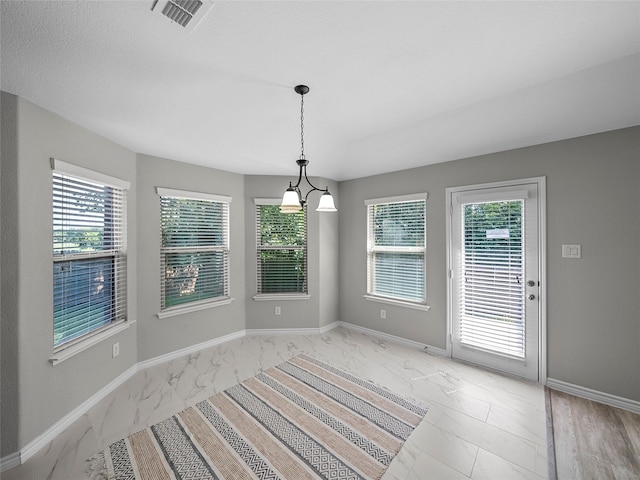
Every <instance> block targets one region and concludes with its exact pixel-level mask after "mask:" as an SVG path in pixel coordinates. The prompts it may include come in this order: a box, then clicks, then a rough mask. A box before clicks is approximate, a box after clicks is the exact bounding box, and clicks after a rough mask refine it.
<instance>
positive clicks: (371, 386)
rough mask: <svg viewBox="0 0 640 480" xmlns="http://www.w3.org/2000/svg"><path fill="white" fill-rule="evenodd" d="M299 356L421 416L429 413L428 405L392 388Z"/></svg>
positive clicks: (304, 356)
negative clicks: (397, 392)
mask: <svg viewBox="0 0 640 480" xmlns="http://www.w3.org/2000/svg"><path fill="white" fill-rule="evenodd" d="M299 357H300V358H302V359H304V360H306V361H307V362H311V363H314V364H316V365H317V366H319V367H321V368H324V369H325V370H328V371H329V372H331V373H334V374H336V375H338V376H340V377H342V378H344V379H346V380H349V381H350V382H353V383H355V384H356V385H360V386H361V387H364V388H366V389H368V390H371V391H372V392H375V393H377V394H378V395H380V396H381V397H384V398H386V399H388V400H391V401H392V402H395V403H397V404H398V405H401V406H403V407H404V408H406V409H407V410H409V411H410V412H413V413H415V414H417V415H420V416H421V417H424V416H425V415H426V414H427V411H428V410H429V408H428V407H426V406H421V405H418V404H417V403H416V402H415V401H411V400H407V399H406V398H403V397H401V396H399V395H396V394H395V393H393V392H391V391H390V390H387V389H386V388H384V387H381V386H379V385H376V384H375V383H372V382H370V381H368V380H363V379H362V378H358V377H356V376H355V375H351V374H350V373H347V372H345V371H344V370H340V369H338V368H335V367H334V366H332V365H329V364H328V363H324V362H322V361H320V360H318V359H317V358H313V357H310V356H309V355H305V354H300V355H299Z"/></svg>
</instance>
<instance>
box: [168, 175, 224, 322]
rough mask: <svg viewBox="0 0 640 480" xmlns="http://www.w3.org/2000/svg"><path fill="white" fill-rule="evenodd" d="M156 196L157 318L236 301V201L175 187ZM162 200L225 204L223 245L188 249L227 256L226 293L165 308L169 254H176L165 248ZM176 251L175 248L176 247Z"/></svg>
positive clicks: (189, 248) (169, 248)
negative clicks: (233, 272) (232, 261)
mask: <svg viewBox="0 0 640 480" xmlns="http://www.w3.org/2000/svg"><path fill="white" fill-rule="evenodd" d="M156 193H157V194H158V197H159V199H160V262H159V266H160V297H161V300H160V311H159V312H158V313H156V316H157V317H158V318H160V319H163V318H168V317H173V316H176V315H182V314H184V313H189V312H195V311H199V310H204V309H207V308H213V307H219V306H222V305H228V304H229V303H231V302H232V301H233V298H231V294H230V291H231V281H230V271H231V266H230V256H231V249H230V244H231V241H230V224H231V200H232V198H231V197H230V196H227V195H218V194H211V193H203V192H193V191H187V190H178V189H174V188H165V187H156ZM162 198H172V199H185V200H198V201H206V202H212V203H221V204H223V218H222V222H221V223H222V229H223V241H222V243H221V244H220V245H207V246H192V247H187V249H188V250H190V251H191V250H192V251H193V252H196V251H197V252H198V253H207V252H222V253H223V262H222V264H223V271H222V278H223V279H224V285H223V294H222V295H221V296H217V297H211V298H205V299H201V300H193V301H188V302H184V303H180V304H177V305H172V306H169V307H166V306H164V305H163V300H162V299H163V298H164V289H165V279H166V274H165V272H166V265H167V264H166V260H165V259H166V254H167V253H176V252H175V251H172V247H164V246H163V233H162V232H163V230H164V228H163V227H164V225H163V212H162ZM173 248H175V247H173Z"/></svg>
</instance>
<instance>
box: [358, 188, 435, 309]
mask: <svg viewBox="0 0 640 480" xmlns="http://www.w3.org/2000/svg"><path fill="white" fill-rule="evenodd" d="M413 197H414V196H412V197H411V198H410V199H406V200H405V199H403V197H399V199H398V200H396V201H394V200H389V199H381V200H379V201H376V200H369V201H367V202H366V203H367V227H368V238H367V257H368V262H367V294H368V295H372V296H377V297H382V298H389V299H395V300H402V301H407V302H412V303H418V304H425V303H426V290H425V254H426V194H424V195H421V197H422V198H417V199H414V198H413Z"/></svg>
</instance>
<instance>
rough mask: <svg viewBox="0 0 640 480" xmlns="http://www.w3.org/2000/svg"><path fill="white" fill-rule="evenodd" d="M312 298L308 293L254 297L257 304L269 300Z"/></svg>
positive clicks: (267, 294)
mask: <svg viewBox="0 0 640 480" xmlns="http://www.w3.org/2000/svg"><path fill="white" fill-rule="evenodd" d="M310 298H311V295H309V294H308V293H265V294H262V293H260V294H258V295H254V296H253V299H254V300H255V301H256V302H262V301H267V300H309V299H310Z"/></svg>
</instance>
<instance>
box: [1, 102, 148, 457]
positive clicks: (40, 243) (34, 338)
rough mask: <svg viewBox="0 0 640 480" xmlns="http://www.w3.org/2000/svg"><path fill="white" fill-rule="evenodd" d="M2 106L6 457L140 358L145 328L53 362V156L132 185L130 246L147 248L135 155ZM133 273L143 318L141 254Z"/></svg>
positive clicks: (33, 112)
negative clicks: (115, 353) (140, 233)
mask: <svg viewBox="0 0 640 480" xmlns="http://www.w3.org/2000/svg"><path fill="white" fill-rule="evenodd" d="M5 106H6V107H8V108H6V109H5V108H4V107H5ZM2 107H3V108H2V117H3V119H2V128H3V131H2V136H3V147H4V146H7V147H8V148H7V149H6V150H5V149H4V148H3V151H2V186H3V188H2V223H3V233H2V272H3V274H2V294H3V295H2V305H3V307H2V325H3V327H2V333H3V335H2V351H3V356H2V391H3V392H4V391H5V390H6V389H10V390H11V391H10V392H9V393H8V395H9V398H5V397H4V393H3V401H5V400H6V401H7V403H5V404H3V405H2V407H3V418H2V452H1V455H2V456H4V455H7V454H9V453H13V452H15V451H16V450H17V449H18V448H20V447H23V446H24V445H25V444H26V443H28V442H29V441H31V440H33V439H34V438H36V437H37V436H38V435H40V434H42V433H43V432H44V431H45V430H46V429H47V428H48V427H50V426H51V425H53V424H54V423H55V422H57V421H58V420H60V419H61V418H62V417H64V416H65V415H66V414H67V413H69V412H70V411H71V410H72V409H73V408H75V407H76V406H77V405H79V404H81V403H82V402H83V401H85V400H87V399H88V398H89V397H91V396H92V395H94V394H95V393H96V392H97V391H98V390H100V389H101V388H103V387H104V386H105V385H107V384H108V383H109V382H111V381H112V380H113V379H115V378H116V377H117V376H118V375H119V374H121V373H123V372H124V371H125V370H127V369H128V368H129V367H131V366H132V365H135V363H136V361H137V354H136V328H135V326H133V327H131V328H129V329H127V330H125V331H122V332H120V333H118V334H117V335H115V336H113V337H111V338H110V339H109V340H106V341H103V342H102V343H99V344H97V345H95V346H93V347H92V348H90V349H88V350H85V351H83V352H81V353H79V354H77V355H75V356H74V357H72V358H69V359H68V360H65V361H64V362H62V363H60V364H58V365H56V366H55V367H54V366H52V364H51V362H50V361H49V358H50V357H51V356H52V354H53V327H52V318H53V313H52V312H53V266H52V258H53V257H52V244H51V241H52V240H51V239H52V220H51V219H52V211H53V207H52V184H51V168H50V164H49V158H50V157H54V158H57V159H59V160H63V161H66V162H69V163H73V164H76V165H79V166H82V167H86V168H90V169H92V170H95V171H97V172H101V173H105V174H107V175H111V176H114V177H118V178H121V179H123V180H128V181H130V182H131V190H130V191H129V202H128V205H129V209H128V224H127V230H128V232H127V233H128V242H129V245H130V246H135V245H136V242H137V238H136V234H137V228H136V223H137V222H136V158H135V155H134V154H133V153H132V152H130V151H128V150H126V149H124V148H123V147H121V146H119V145H116V144H114V143H112V142H109V141H108V140H105V139H104V138H102V137H100V136H98V135H96V134H94V133H91V132H89V131H87V130H85V129H83V128H80V127H78V126H77V125H75V124H73V123H71V122H68V121H66V120H64V119H62V118H61V117H59V116H57V115H54V114H52V113H50V112H48V111H46V110H44V109H42V108H40V107H37V106H35V105H33V104H32V103H29V102H27V101H25V100H23V99H20V98H17V97H14V96H13V95H9V94H6V93H4V92H3V93H2ZM5 166H6V167H7V170H6V171H5ZM5 173H7V177H6V178H5ZM7 184H9V185H10V186H9V187H8V188H5V187H7ZM5 219H6V220H7V221H8V223H7V224H6V225H5ZM7 227H9V229H10V230H9V231H5V229H6V228H7ZM5 267H6V272H7V273H11V272H14V273H15V272H16V271H19V273H18V275H17V276H16V277H15V278H13V279H12V278H10V277H8V276H5ZM128 268H129V284H128V298H129V303H128V313H129V319H131V320H135V316H136V310H137V303H136V302H137V288H136V284H137V279H136V269H137V267H136V251H135V248H130V249H129V251H128ZM5 332H7V333H8V335H6V336H5V335H4V333H5ZM114 342H120V356H119V357H117V358H112V356H111V345H112V343H114ZM4 352H6V353H7V355H5V353H4ZM5 362H7V363H5ZM5 381H6V382H7V383H6V384H5ZM45 398H46V401H43V399H45ZM5 408H6V410H5ZM7 418H9V419H10V420H9V421H8V427H7V428H6V429H5V420H7Z"/></svg>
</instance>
